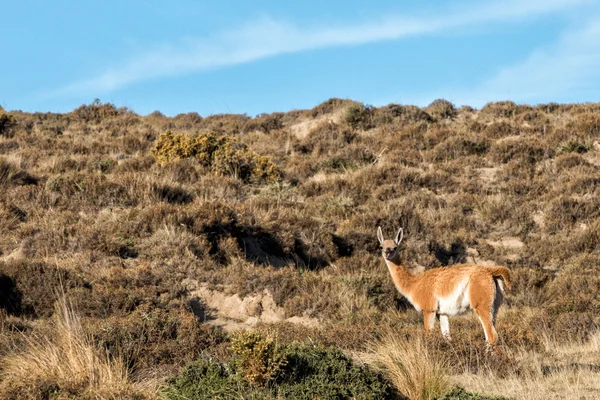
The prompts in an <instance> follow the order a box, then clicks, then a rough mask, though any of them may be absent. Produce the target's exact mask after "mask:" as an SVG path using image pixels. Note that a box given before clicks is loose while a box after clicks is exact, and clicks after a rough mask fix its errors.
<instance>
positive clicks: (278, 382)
mask: <svg viewBox="0 0 600 400" xmlns="http://www.w3.org/2000/svg"><path fill="white" fill-rule="evenodd" d="M240 335H241V336H238V340H237V341H236V340H235V339H234V344H233V350H234V355H233V357H232V358H231V359H230V360H229V361H228V362H227V363H218V362H217V361H216V360H214V359H211V358H204V359H201V360H199V361H197V362H195V363H192V364H190V365H189V366H188V367H187V368H186V369H185V370H184V371H183V372H182V373H181V374H179V375H178V376H177V377H175V378H173V379H171V380H170V381H169V382H168V385H167V386H166V387H165V389H164V391H163V392H164V395H165V397H166V398H167V399H181V398H186V399H215V398H223V399H224V398H232V397H236V396H237V397H244V398H261V399H262V398H266V399H275V398H286V399H307V400H308V399H315V398H322V399H333V398H335V399H386V398H387V399H390V398H395V393H394V392H393V389H392V387H391V386H390V385H389V384H388V383H387V382H386V381H385V380H384V379H383V378H382V377H381V376H380V375H379V374H377V373H375V372H373V371H372V370H371V369H370V368H368V367H367V366H364V365H356V364H354V363H353V362H352V361H351V360H350V359H349V358H348V357H347V356H346V355H344V353H342V352H341V351H339V350H334V349H330V348H319V347H313V346H307V345H300V344H295V345H290V346H288V347H284V348H279V349H276V348H275V347H273V346H271V344H273V343H274V342H272V341H270V340H269V339H266V337H264V336H261V334H259V333H245V334H240ZM239 338H245V339H244V340H243V343H241V342H240V340H239ZM249 339H252V340H251V341H252V342H254V343H259V344H263V345H266V346H267V347H270V349H269V350H268V351H266V352H264V351H262V350H264V349H265V347H264V346H262V347H261V346H259V347H261V348H260V349H258V352H254V351H253V350H252V349H251V348H250V347H249V346H246V344H247V343H249ZM236 343H237V344H236ZM240 348H243V349H244V351H243V352H241V351H240ZM267 353H268V354H269V357H274V358H276V359H278V360H280V361H277V362H276V363H275V364H276V365H277V371H275V370H274V369H273V370H272V372H276V377H275V376H274V375H272V376H269V378H274V379H269V380H266V379H264V380H262V381H261V382H260V383H261V384H262V386H260V385H257V383H258V382H257V381H256V379H254V378H255V376H256V375H254V374H248V368H249V367H250V364H249V363H248V359H249V358H248V357H250V358H252V359H254V361H257V362H258V361H261V362H264V361H265V358H264V357H263V356H264V355H265V354H267ZM269 357H267V358H269ZM281 360H285V362H281ZM269 363H270V361H269ZM269 363H267V364H269ZM275 364H269V365H275ZM264 365H266V364H263V366H264ZM254 367H256V365H253V366H252V368H254Z"/></svg>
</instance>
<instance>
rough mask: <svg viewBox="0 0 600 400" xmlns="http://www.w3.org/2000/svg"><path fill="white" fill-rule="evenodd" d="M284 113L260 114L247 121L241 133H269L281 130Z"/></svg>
mask: <svg viewBox="0 0 600 400" xmlns="http://www.w3.org/2000/svg"><path fill="white" fill-rule="evenodd" d="M284 115H285V114H284V113H282V112H274V113H271V114H260V115H257V116H256V117H255V118H252V119H251V120H248V121H247V122H246V123H245V124H244V126H243V128H242V131H243V132H253V131H260V132H263V133H270V132H271V131H275V130H278V129H282V128H283V117H284Z"/></svg>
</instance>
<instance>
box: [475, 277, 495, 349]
mask: <svg viewBox="0 0 600 400" xmlns="http://www.w3.org/2000/svg"><path fill="white" fill-rule="evenodd" d="M495 292H496V284H495V282H494V279H493V278H492V277H491V276H486V275H483V274H481V275H479V274H478V275H475V276H472V277H471V281H470V288H469V297H470V300H471V307H472V308H473V310H475V313H476V314H477V316H478V317H479V320H480V321H481V325H482V326H483V332H484V333H485V340H486V341H487V342H488V344H489V345H491V346H493V345H495V344H496V342H497V341H498V334H497V333H496V328H495V327H494V319H495V316H494V311H495V309H494V308H495V307H494V300H495V295H496V293H495Z"/></svg>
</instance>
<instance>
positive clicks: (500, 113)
mask: <svg viewBox="0 0 600 400" xmlns="http://www.w3.org/2000/svg"><path fill="white" fill-rule="evenodd" d="M518 110H519V106H517V105H516V104H515V103H514V102H513V101H497V102H490V103H487V104H486V105H484V106H483V108H482V109H481V114H483V115H486V116H489V117H493V118H512V117H514V116H515V115H516V114H517V113H518Z"/></svg>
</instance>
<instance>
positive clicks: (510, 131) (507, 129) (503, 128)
mask: <svg viewBox="0 0 600 400" xmlns="http://www.w3.org/2000/svg"><path fill="white" fill-rule="evenodd" d="M483 134H484V136H485V137H486V138H490V139H500V138H503V137H507V136H515V135H518V134H519V130H518V129H517V128H516V127H514V126H513V125H512V124H511V123H510V122H507V121H499V122H492V123H491V124H490V125H488V126H487V127H485V129H484V130H483Z"/></svg>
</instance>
